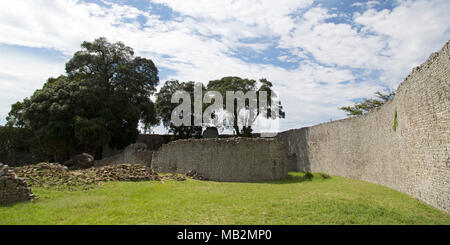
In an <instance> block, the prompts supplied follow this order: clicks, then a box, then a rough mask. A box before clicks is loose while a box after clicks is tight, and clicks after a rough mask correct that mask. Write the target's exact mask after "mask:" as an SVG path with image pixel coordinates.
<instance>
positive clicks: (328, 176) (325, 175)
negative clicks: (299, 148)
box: [319, 173, 331, 179]
mask: <svg viewBox="0 0 450 245" xmlns="http://www.w3.org/2000/svg"><path fill="white" fill-rule="evenodd" d="M319 175H320V177H322V178H323V179H329V178H331V176H330V175H328V174H325V173H319Z"/></svg>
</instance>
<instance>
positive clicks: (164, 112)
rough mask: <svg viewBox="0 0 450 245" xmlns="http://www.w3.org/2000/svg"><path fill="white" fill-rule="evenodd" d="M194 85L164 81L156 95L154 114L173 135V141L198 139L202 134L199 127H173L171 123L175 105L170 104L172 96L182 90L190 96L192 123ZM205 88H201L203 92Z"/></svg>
mask: <svg viewBox="0 0 450 245" xmlns="http://www.w3.org/2000/svg"><path fill="white" fill-rule="evenodd" d="M194 85H195V82H192V81H191V82H179V81H177V80H170V81H166V82H165V83H164V85H163V86H162V87H161V89H160V90H159V92H158V93H156V102H155V105H156V113H157V115H158V119H159V120H161V122H162V124H163V125H164V127H166V128H167V129H169V132H170V133H173V134H174V138H175V139H187V138H191V137H192V136H196V137H199V136H200V135H201V133H202V127H201V126H184V125H182V126H175V125H173V124H172V122H171V115H172V111H173V109H175V107H176V106H177V104H176V103H171V98H172V95H173V94H174V93H175V92H176V91H177V90H184V91H186V92H188V93H189V94H190V95H191V115H188V116H190V117H191V122H194ZM204 90H205V88H204V87H203V91H204Z"/></svg>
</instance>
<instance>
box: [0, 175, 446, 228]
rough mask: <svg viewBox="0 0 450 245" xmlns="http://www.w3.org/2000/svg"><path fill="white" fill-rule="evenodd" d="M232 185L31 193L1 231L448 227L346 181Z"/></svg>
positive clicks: (408, 200)
mask: <svg viewBox="0 0 450 245" xmlns="http://www.w3.org/2000/svg"><path fill="white" fill-rule="evenodd" d="M302 176H303V174H302V173H290V174H289V177H288V178H287V179H284V180H280V181H273V182H264V183H226V182H213V181H197V180H191V179H188V180H186V181H174V180H168V181H164V182H159V181H148V182H108V183H104V184H102V185H101V186H99V187H97V188H94V189H90V190H79V191H70V190H67V191H61V190H58V189H56V188H52V189H45V188H33V193H34V194H36V195H38V196H39V199H37V200H35V201H33V202H31V203H18V204H15V205H11V206H6V207H0V225H6V224H9V225H26V224H40V225H57V224H72V225H75V224H77V225H81V224H92V225H93V224H111V225H122V224H123V225H126V224H127V225H144V224H147V225H150V224H153V225H166V224H170V225H177V224H178V225H244V224H247V225H251V224H257V225H287V224H291V225H301V224H309V225H312V224H328V225H330V224H341V225H343V224H363V225H380V224H381V225H394V224H407V225H417V224H422V225H424V224H432V225H437V224H443V225H446V224H450V215H449V214H446V213H444V212H442V211H440V210H437V209H435V208H433V207H431V206H429V205H427V204H425V203H423V202H420V201H418V200H416V199H414V198H412V197H410V196H408V195H406V194H403V193H400V192H398V191H395V190H392V189H389V188H387V187H384V186H380V185H376V184H372V183H368V182H366V181H358V180H352V179H347V178H342V177H334V176H333V178H330V179H326V180H324V179H322V178H313V180H312V181H304V180H303V178H302Z"/></svg>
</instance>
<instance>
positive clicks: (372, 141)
mask: <svg viewBox="0 0 450 245" xmlns="http://www.w3.org/2000/svg"><path fill="white" fill-rule="evenodd" d="M449 52H450V51H449V42H447V44H446V45H445V46H444V47H443V48H442V50H440V51H439V52H437V53H433V54H432V55H431V56H430V57H429V59H428V60H427V61H426V62H425V63H424V64H422V65H421V66H419V67H416V68H415V69H413V71H412V73H411V74H410V75H409V76H408V77H407V78H406V79H405V80H404V81H403V82H402V83H401V84H400V85H399V87H398V90H397V94H396V96H395V98H394V99H393V100H392V101H390V102H389V103H387V104H386V105H384V106H382V107H381V108H379V109H377V110H376V111H374V112H371V113H368V114H366V115H363V116H359V117H355V118H348V119H344V120H339V121H334V122H330V123H324V124H319V125H316V126H313V127H309V128H301V129H295V130H289V131H286V132H283V133H281V134H279V135H278V138H279V139H281V140H282V141H283V142H284V143H285V145H286V147H287V149H288V152H289V156H290V158H291V159H292V164H291V167H290V170H298V171H313V172H325V173H328V174H332V175H339V176H344V177H349V178H354V179H360V180H366V181H369V182H372V183H377V184H381V185H385V186H388V187H390V188H393V189H396V190H399V191H401V192H404V193H407V194H410V195H411V196H413V197H415V198H417V199H419V200H422V201H424V202H426V203H428V204H430V205H432V206H435V207H437V208H439V209H442V210H445V211H447V212H449V211H450V155H449V148H450V61H449ZM395 116H396V119H395ZM394 121H397V126H396V127H394Z"/></svg>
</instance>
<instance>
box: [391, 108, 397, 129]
mask: <svg viewBox="0 0 450 245" xmlns="http://www.w3.org/2000/svg"><path fill="white" fill-rule="evenodd" d="M397 126H398V121H397V108H395V112H394V125H393V126H392V129H393V130H394V131H397Z"/></svg>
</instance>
